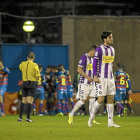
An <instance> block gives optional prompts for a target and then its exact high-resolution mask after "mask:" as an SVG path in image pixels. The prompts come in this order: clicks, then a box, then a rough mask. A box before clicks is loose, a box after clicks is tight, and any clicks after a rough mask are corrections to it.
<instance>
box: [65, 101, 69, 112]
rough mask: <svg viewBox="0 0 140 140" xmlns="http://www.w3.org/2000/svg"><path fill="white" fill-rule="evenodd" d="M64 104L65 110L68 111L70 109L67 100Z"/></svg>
mask: <svg viewBox="0 0 140 140" xmlns="http://www.w3.org/2000/svg"><path fill="white" fill-rule="evenodd" d="M65 106H66V110H67V112H68V113H70V109H69V105H68V102H65Z"/></svg>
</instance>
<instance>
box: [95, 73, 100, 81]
mask: <svg viewBox="0 0 140 140" xmlns="http://www.w3.org/2000/svg"><path fill="white" fill-rule="evenodd" d="M94 82H95V83H100V80H99V78H98V77H97V75H94Z"/></svg>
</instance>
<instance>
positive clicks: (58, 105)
mask: <svg viewBox="0 0 140 140" xmlns="http://www.w3.org/2000/svg"><path fill="white" fill-rule="evenodd" d="M57 110H58V113H61V102H57Z"/></svg>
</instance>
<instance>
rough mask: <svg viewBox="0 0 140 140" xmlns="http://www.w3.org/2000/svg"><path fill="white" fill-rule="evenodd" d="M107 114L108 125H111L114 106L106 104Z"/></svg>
mask: <svg viewBox="0 0 140 140" xmlns="http://www.w3.org/2000/svg"><path fill="white" fill-rule="evenodd" d="M107 112H108V124H111V123H113V112H114V105H113V104H107Z"/></svg>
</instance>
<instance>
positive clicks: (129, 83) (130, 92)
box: [127, 74, 132, 94]
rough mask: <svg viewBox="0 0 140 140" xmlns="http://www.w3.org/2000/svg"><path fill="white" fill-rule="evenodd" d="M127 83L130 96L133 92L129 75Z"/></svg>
mask: <svg viewBox="0 0 140 140" xmlns="http://www.w3.org/2000/svg"><path fill="white" fill-rule="evenodd" d="M127 83H128V86H129V91H128V94H132V90H131V82H130V80H129V75H128V74H127Z"/></svg>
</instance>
